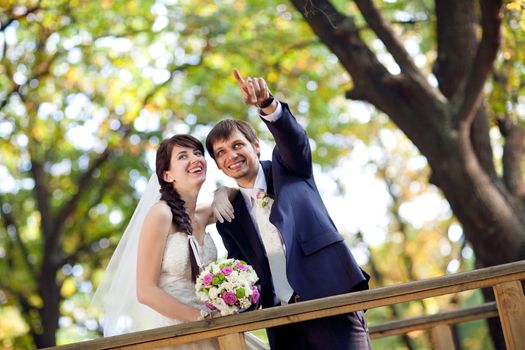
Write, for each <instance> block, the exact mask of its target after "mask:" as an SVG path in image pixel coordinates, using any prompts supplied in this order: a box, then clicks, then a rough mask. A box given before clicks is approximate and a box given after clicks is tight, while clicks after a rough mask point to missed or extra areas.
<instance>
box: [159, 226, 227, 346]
mask: <svg viewBox="0 0 525 350" xmlns="http://www.w3.org/2000/svg"><path fill="white" fill-rule="evenodd" d="M198 250H199V257H200V260H201V262H202V266H207V265H208V264H210V263H211V262H213V261H215V260H216V259H217V249H216V247H215V243H214V242H213V239H212V238H211V236H210V235H209V234H208V233H206V234H205V236H204V243H203V245H202V246H201V245H198ZM189 253H190V248H189V244H188V235H187V234H185V233H183V232H175V233H172V234H169V235H168V237H167V238H166V247H165V248H164V257H163V259H162V267H161V273H160V280H159V286H160V288H162V289H163V290H164V291H165V292H166V293H168V294H170V295H171V296H173V297H174V298H176V299H177V300H179V301H180V302H182V303H184V304H188V305H191V306H194V307H196V308H199V309H203V310H206V309H207V308H206V306H205V305H204V304H203V303H202V302H200V301H199V300H198V299H197V297H196V296H195V284H194V283H193V282H192V281H191V266H190V257H189ZM181 323H183V322H182V321H179V320H174V319H170V318H168V317H164V316H162V315H160V314H159V319H158V324H156V325H154V327H152V328H157V327H166V326H171V325H176V324H181ZM165 349H176V350H216V349H218V344H217V341H216V340H215V339H213V340H203V341H198V342H192V343H188V344H181V345H176V346H170V347H167V348H165Z"/></svg>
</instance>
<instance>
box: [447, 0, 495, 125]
mask: <svg viewBox="0 0 525 350" xmlns="http://www.w3.org/2000/svg"><path fill="white" fill-rule="evenodd" d="M480 8H481V24H482V29H483V33H482V37H481V42H480V44H479V46H478V49H477V52H476V55H475V57H474V60H473V62H472V65H471V66H472V69H471V70H470V72H469V75H468V78H467V80H466V85H465V89H464V94H463V98H460V100H461V101H462V103H461V105H460V107H459V109H458V112H457V115H456V117H457V118H456V120H457V126H458V127H461V126H462V127H465V128H466V127H469V126H470V124H471V123H472V121H473V120H474V118H475V116H476V111H477V109H478V108H479V106H480V104H481V101H482V99H483V88H484V86H485V82H486V81H487V78H488V77H489V75H490V72H491V71H492V66H493V64H494V60H495V58H496V54H497V52H498V49H499V44H500V25H501V17H502V16H501V9H502V1H501V0H493V1H485V0H481V1H480ZM461 90H462V89H459V90H458V92H457V93H456V95H458V94H461V93H462V91H461ZM457 97H458V99H459V96H457ZM453 100H456V96H454V98H453Z"/></svg>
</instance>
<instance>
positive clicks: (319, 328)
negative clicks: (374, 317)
mask: <svg viewBox="0 0 525 350" xmlns="http://www.w3.org/2000/svg"><path fill="white" fill-rule="evenodd" d="M267 332H268V340H269V341H270V347H271V349H272V350H325V349H326V350H361V349H371V348H372V347H371V344H370V337H369V334H368V326H367V323H366V319H365V316H364V312H363V311H355V312H351V313H349V314H344V315H337V316H331V317H326V318H321V319H317V320H310V321H304V322H299V323H292V324H288V325H284V326H278V327H273V328H269V329H268V330H267Z"/></svg>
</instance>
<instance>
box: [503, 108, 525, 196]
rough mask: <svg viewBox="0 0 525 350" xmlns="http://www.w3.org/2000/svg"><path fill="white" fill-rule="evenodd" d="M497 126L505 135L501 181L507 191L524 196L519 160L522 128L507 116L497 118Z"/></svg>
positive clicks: (524, 187) (521, 150)
mask: <svg viewBox="0 0 525 350" xmlns="http://www.w3.org/2000/svg"><path fill="white" fill-rule="evenodd" d="M498 127H499V129H500V132H501V134H502V135H503V137H505V143H504V145H503V159H502V161H503V181H504V182H505V185H506V186H507V188H508V189H509V191H510V192H511V193H512V194H514V195H516V196H518V197H519V198H520V199H524V198H525V183H524V181H523V171H522V167H521V162H522V159H523V150H524V136H525V133H524V132H523V130H522V129H521V128H520V127H519V126H518V125H517V124H516V123H515V122H512V121H511V120H510V118H509V117H508V116H505V117H504V118H500V119H498Z"/></svg>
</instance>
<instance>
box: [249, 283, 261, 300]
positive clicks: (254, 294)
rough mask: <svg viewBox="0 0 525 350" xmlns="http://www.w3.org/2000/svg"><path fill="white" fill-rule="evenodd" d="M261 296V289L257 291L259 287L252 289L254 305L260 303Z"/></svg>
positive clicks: (251, 298) (251, 297)
mask: <svg viewBox="0 0 525 350" xmlns="http://www.w3.org/2000/svg"><path fill="white" fill-rule="evenodd" d="M260 296H261V295H260V294H259V289H257V287H255V286H254V287H252V295H251V296H250V300H251V302H252V304H255V303H257V302H258V301H259V297H260Z"/></svg>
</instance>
